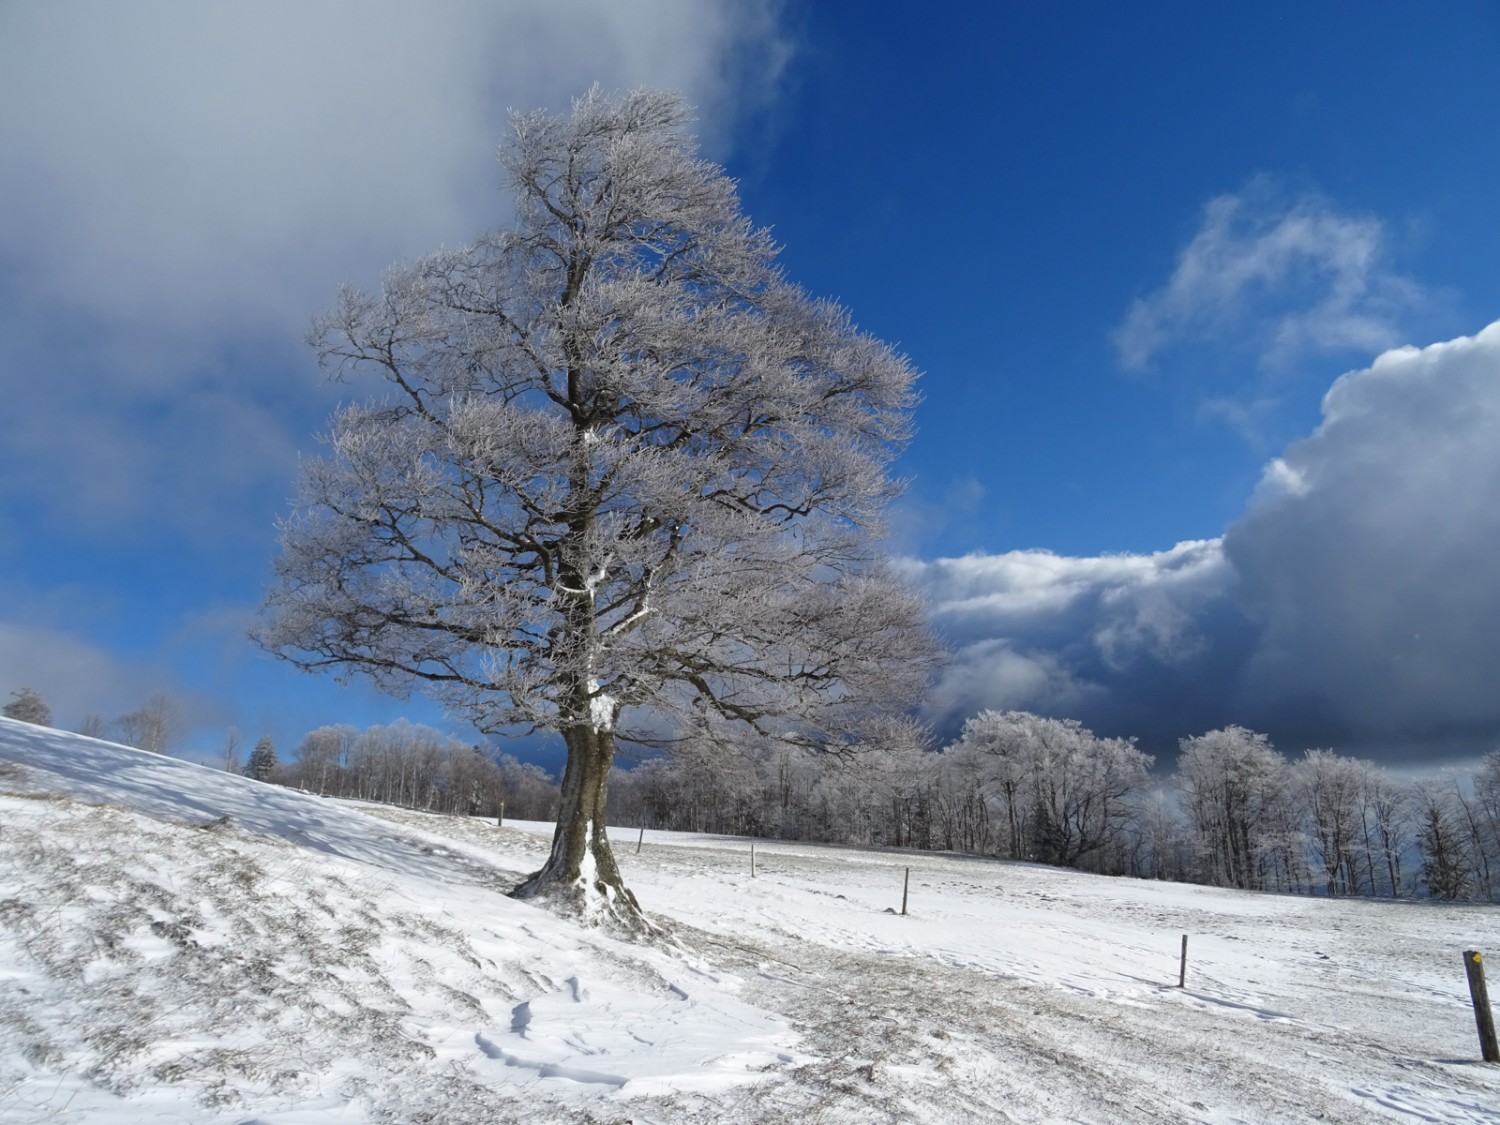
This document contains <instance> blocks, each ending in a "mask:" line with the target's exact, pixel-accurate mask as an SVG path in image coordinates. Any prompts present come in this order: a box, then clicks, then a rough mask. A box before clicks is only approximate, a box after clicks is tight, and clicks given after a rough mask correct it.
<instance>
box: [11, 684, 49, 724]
mask: <svg viewBox="0 0 1500 1125" xmlns="http://www.w3.org/2000/svg"><path fill="white" fill-rule="evenodd" d="M0 714H3V715H4V716H5V717H6V718H7V719H17V720H19V721H20V722H23V723H31V724H33V725H35V726H39V727H50V726H51V725H52V708H50V707H48V706H47V704H46V702H45V701H44V700H43V699H42V697H41V696H40V695H39V694H38V693H37V692H36V691H35V690H34V689H32V688H29V687H22V688H17V689H16V690H15V691H13V692H11V694H10V702H9V703H7V704H6V705H5V707H4V708H3V709H0Z"/></svg>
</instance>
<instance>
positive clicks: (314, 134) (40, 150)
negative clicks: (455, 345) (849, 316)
mask: <svg viewBox="0 0 1500 1125" xmlns="http://www.w3.org/2000/svg"><path fill="white" fill-rule="evenodd" d="M778 8H779V4H778V2H777V0H757V2H749V3H743V4H732V5H724V4H716V3H712V2H711V0H641V2H640V3H632V4H628V5H625V4H617V3H613V2H610V0H571V2H570V3H567V4H551V5H538V4H533V3H530V2H527V0H509V2H506V0H450V2H445V3H442V4H435V5H413V4H406V3H398V2H393V0H385V2H381V0H324V2H320V3H317V4H305V3H293V2H290V0H269V2H266V3H256V4H243V5H230V4H203V3H198V2H195V0H148V2H145V3H136V4H130V5H121V4H114V3H109V2H107V0H95V2H88V0H80V2H78V3H70V4H8V5H0V101H3V102H4V104H5V105H6V106H7V112H6V113H5V114H3V115H0V198H3V199H4V200H5V207H4V213H3V215H0V309H3V310H5V311H4V312H0V342H3V343H4V345H5V349H6V350H5V353H4V354H5V356H6V359H5V360H4V361H3V362H4V363H5V368H4V371H3V375H0V378H3V383H4V386H5V390H6V392H7V405H8V409H10V410H11V411H12V412H13V413H14V414H17V415H21V414H24V416H26V417H28V418H31V419H32V420H33V424H34V426H35V428H36V430H37V431H38V434H39V436H38V439H37V441H36V443H35V445H36V446H37V447H36V448H25V449H18V450H14V451H12V452H11V453H10V454H9V455H8V456H5V457H3V458H0V492H9V493H11V494H12V495H19V496H23V497H26V498H28V499H31V500H33V501H36V502H37V503H38V506H40V507H44V508H51V509H53V510H55V511H58V512H60V513H66V514H67V515H68V516H69V517H74V516H78V517H82V518H83V519H85V520H91V521H98V520H100V519H103V518H104V517H105V515H107V514H110V513H112V514H113V515H114V516H115V517H116V520H117V521H132V520H133V521H140V520H142V519H149V520H151V521H153V522H156V523H160V522H162V521H163V520H167V521H169V522H170V523H171V525H172V526H173V527H176V528H180V527H183V526H188V525H190V524H192V523H194V522H195V521H198V520H201V518H202V515H203V508H204V504H203V503H202V502H199V503H196V504H188V505H186V506H185V507H183V508H182V510H176V509H174V507H173V505H171V504H162V503H157V504H154V505H152V504H147V503H145V498H146V497H150V496H155V497H158V498H161V497H165V496H181V495H182V494H184V493H185V492H193V491H196V492H197V493H199V494H200V496H211V495H216V494H217V495H220V496H222V495H223V494H222V492H217V493H216V492H215V490H216V489H220V488H222V487H223V486H225V485H226V484H227V483H229V482H232V481H235V480H239V481H241V482H242V484H244V483H256V482H259V483H267V482H269V481H270V480H272V479H284V477H285V474H286V469H287V459H288V456H289V455H288V450H287V448H286V443H285V442H284V441H281V440H277V439H274V438H272V439H270V440H264V439H265V437H266V435H268V434H269V433H270V432H271V431H274V430H276V429H277V428H282V429H285V430H286V431H287V432H291V433H293V434H295V435H297V436H298V437H300V436H301V434H303V433H305V432H306V431H307V429H308V428H309V426H310V425H313V426H315V425H316V424H317V422H318V421H319V420H320V419H321V417H322V416H323V415H324V414H325V413H326V411H327V405H328V404H327V400H326V399H321V398H319V397H318V396H317V395H316V394H315V393H314V392H313V391H312V390H311V387H312V385H313V382H314V380H313V379H312V376H311V374H310V364H309V362H308V361H307V359H306V357H305V354H304V353H303V351H302V349H301V347H300V337H301V334H302V330H303V327H304V326H305V324H306V322H307V320H308V318H309V316H310V315H311V314H312V313H313V312H315V311H317V310H318V309H319V308H321V307H322V306H323V305H325V304H326V303H327V302H328V301H329V300H330V299H331V295H332V292H333V289H334V287H335V286H336V285H337V283H339V282H340V281H343V280H355V281H360V282H368V281H370V280H372V279H375V278H378V276H379V271H380V270H381V269H383V268H384V267H385V266H386V265H387V264H388V263H389V262H391V261H392V260H395V259H397V258H400V257H409V256H413V255H416V254H419V253H422V252H424V251H426V250H428V249H431V248H432V247H434V246H436V245H438V244H440V243H445V242H446V243H450V244H451V243H454V242H458V241H462V240H465V239H467V238H469V237H471V236H472V235H474V234H475V233H477V232H478V231H480V230H482V229H484V228H486V227H490V226H493V225H495V224H496V223H497V222H499V221H500V220H501V219H502V218H503V216H504V214H505V210H506V208H505V203H504V200H503V198H502V197H501V196H500V194H499V191H498V188H499V184H500V172H499V168H498V165H497V164H496V162H495V159H494V153H495V147H496V145H497V143H498V142H499V141H500V140H501V139H502V135H503V132H504V129H505V124H506V111H507V109H508V108H509V107H515V108H518V109H524V108H529V107H532V106H537V105H544V106H551V107H554V108H558V109H561V108H565V107H566V105H567V103H568V100H569V99H570V98H571V97H573V96H576V95H577V94H580V93H582V92H583V91H584V90H586V89H587V88H588V86H589V85H590V84H592V83H594V82H599V83H600V84H602V85H603V86H605V87H606V88H620V89H623V88H628V87H631V86H635V85H640V84H648V85H655V86H663V87H670V88H676V89H679V90H681V91H682V92H683V93H684V94H685V95H686V96H687V97H688V98H690V99H691V100H693V101H694V102H695V103H696V104H697V105H698V106H699V107H700V112H701V117H702V121H701V133H702V135H703V137H704V138H705V140H706V142H707V144H708V146H709V148H710V150H711V151H712V150H713V149H714V148H715V147H718V148H720V149H722V148H724V147H726V145H727V140H728V137H729V135H730V134H731V133H732V131H733V128H734V125H735V122H736V119H737V116H738V115H739V114H741V113H743V112H744V111H745V109H746V107H755V106H757V105H760V104H763V103H764V102H765V101H766V100H767V99H768V98H770V97H771V96H772V95H773V93H774V90H775V83H776V80H777V75H778V73H779V68H780V65H781V63H782V62H783V61H784V58H785V54H786V45H785V41H784V40H783V39H782V38H781V36H780V34H779V32H778V28H777V16H778ZM185 400H188V401H185ZM220 412H222V414H223V416H224V417H226V418H228V419H230V420H231V424H230V425H229V426H228V427H227V431H221V432H219V433H217V434H214V435H213V436H211V437H210V436H207V435H205V434H202V433H201V432H200V431H198V430H195V429H192V428H190V427H191V426H193V425H194V424H195V423H197V422H199V421H201V420H202V418H203V416H205V415H206V414H209V413H214V414H215V415H217V414H219V413H220ZM184 414H185V415H187V417H184ZM208 432H209V434H213V429H212V427H210V429H209V431H208ZM246 474H248V477H247V475H246ZM163 486H167V487H165V488H164V487H163Z"/></svg>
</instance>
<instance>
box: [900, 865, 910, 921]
mask: <svg viewBox="0 0 1500 1125" xmlns="http://www.w3.org/2000/svg"><path fill="white" fill-rule="evenodd" d="M909 890H911V868H910V867H908V868H907V869H906V877H905V878H904V879H902V880H901V917H903V918H905V917H906V892H907V891H909Z"/></svg>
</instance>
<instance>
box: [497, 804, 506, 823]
mask: <svg viewBox="0 0 1500 1125" xmlns="http://www.w3.org/2000/svg"><path fill="white" fill-rule="evenodd" d="M495 827H496V828H504V827H505V802H504V801H501V802H500V812H499V814H498V815H496V817H495Z"/></svg>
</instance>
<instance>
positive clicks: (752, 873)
mask: <svg viewBox="0 0 1500 1125" xmlns="http://www.w3.org/2000/svg"><path fill="white" fill-rule="evenodd" d="M750 878H752V879H754V878H755V841H754V840H751V841H750Z"/></svg>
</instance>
